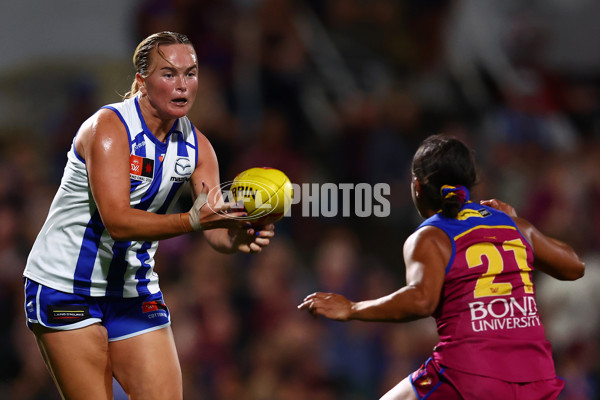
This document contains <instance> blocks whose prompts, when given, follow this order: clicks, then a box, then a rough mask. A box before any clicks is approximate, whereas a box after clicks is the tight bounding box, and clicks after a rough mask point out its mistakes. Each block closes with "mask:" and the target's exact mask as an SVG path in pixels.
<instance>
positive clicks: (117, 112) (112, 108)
mask: <svg viewBox="0 0 600 400" xmlns="http://www.w3.org/2000/svg"><path fill="white" fill-rule="evenodd" d="M136 104H137V100H136ZM103 108H106V109H107V110H112V111H114V113H115V114H117V117H119V119H120V120H121V122H122V123H123V126H124V127H125V129H127V137H131V134H130V133H129V126H128V125H127V122H125V119H124V118H123V116H122V115H121V113H120V112H119V110H117V109H116V108H114V107H112V106H104V107H100V109H103ZM129 153H131V143H129Z"/></svg>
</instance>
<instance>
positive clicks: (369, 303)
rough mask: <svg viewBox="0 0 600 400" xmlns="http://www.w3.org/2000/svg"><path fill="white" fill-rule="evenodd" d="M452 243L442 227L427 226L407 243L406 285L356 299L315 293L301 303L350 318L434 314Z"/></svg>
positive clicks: (312, 310)
mask: <svg viewBox="0 0 600 400" xmlns="http://www.w3.org/2000/svg"><path fill="white" fill-rule="evenodd" d="M450 253H451V245H450V241H449V239H448V237H447V236H446V234H445V233H443V232H442V231H441V230H440V229H438V228H434V227H425V228H422V229H420V230H418V231H417V232H415V233H413V234H412V235H411V236H410V237H409V238H408V239H407V241H406V242H405V244H404V260H405V262H406V282H407V284H406V286H404V287H403V288H401V289H399V290H397V291H396V292H394V293H391V294H389V295H387V296H383V297H380V298H378V299H374V300H365V301H359V302H353V301H350V300H348V299H347V298H345V297H344V296H342V295H339V294H334V293H321V292H317V293H313V294H311V295H309V296H307V297H306V298H305V299H304V301H303V302H302V304H300V305H299V306H298V308H299V309H301V310H308V311H309V312H310V313H312V314H313V315H323V316H325V317H327V318H331V319H335V320H339V321H348V320H361V321H395V322H404V321H412V320H416V319H420V318H425V317H428V316H430V315H431V314H433V312H434V311H435V308H436V307H437V305H438V302H439V299H440V294H441V291H442V286H443V284H444V277H445V268H446V265H447V264H448V262H449V260H450Z"/></svg>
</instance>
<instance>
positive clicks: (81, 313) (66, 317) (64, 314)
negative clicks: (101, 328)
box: [46, 305, 90, 325]
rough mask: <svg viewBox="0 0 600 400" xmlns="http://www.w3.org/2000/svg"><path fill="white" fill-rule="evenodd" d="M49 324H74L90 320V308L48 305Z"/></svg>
mask: <svg viewBox="0 0 600 400" xmlns="http://www.w3.org/2000/svg"><path fill="white" fill-rule="evenodd" d="M46 311H47V314H48V322H49V323H51V324H62V325H66V324H73V323H75V322H79V321H83V320H84V319H88V318H90V308H89V306H55V305H48V308H47V310H46Z"/></svg>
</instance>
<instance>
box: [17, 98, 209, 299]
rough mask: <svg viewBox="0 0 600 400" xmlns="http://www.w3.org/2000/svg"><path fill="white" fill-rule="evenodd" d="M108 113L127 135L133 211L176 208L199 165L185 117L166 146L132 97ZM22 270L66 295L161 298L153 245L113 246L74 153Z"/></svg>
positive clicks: (82, 163)
mask: <svg viewBox="0 0 600 400" xmlns="http://www.w3.org/2000/svg"><path fill="white" fill-rule="evenodd" d="M103 108H108V109H111V110H113V111H114V112H115V113H116V114H117V115H118V116H119V118H120V119H121V121H122V122H123V124H124V125H125V128H126V129H127V134H128V135H129V149H130V154H131V156H130V160H131V171H130V177H131V194H130V204H131V207H133V208H137V209H141V210H145V211H150V212H154V213H157V214H165V213H168V212H169V211H170V209H171V208H172V206H173V205H174V204H175V203H176V201H177V199H178V197H179V195H180V193H181V190H182V188H183V186H184V184H185V183H186V182H187V181H188V180H189V178H190V176H191V174H192V172H193V171H194V170H195V168H196V164H197V162H198V138H197V135H196V131H195V130H194V127H193V126H192V124H191V122H190V121H189V119H188V118H186V117H183V118H180V119H178V120H177V121H176V122H175V124H174V125H173V127H172V128H171V131H170V132H169V134H168V136H167V138H166V140H165V142H164V143H163V142H161V141H159V140H158V139H156V137H155V136H154V135H153V134H152V132H150V131H149V130H148V127H147V126H146V123H145V122H144V119H143V117H142V114H141V111H140V107H139V104H138V99H137V97H135V98H132V99H127V100H125V101H123V102H121V103H115V104H110V105H107V106H105V107H103ZM67 156H68V161H67V165H66V167H65V171H64V175H63V178H62V181H61V184H60V187H59V189H58V192H57V193H56V196H55V197H54V200H53V202H52V205H51V206H50V211H49V213H48V218H47V219H46V222H45V223H44V226H43V227H42V230H41V231H40V233H39V235H38V237H37V239H36V241H35V243H34V245H33V248H32V250H31V253H30V254H29V258H28V260H27V266H26V268H25V272H24V274H23V275H24V276H25V277H27V278H29V279H31V280H33V281H36V282H38V283H41V284H43V285H46V286H48V287H51V288H54V289H56V290H60V291H63V292H68V293H77V294H83V295H88V296H112V297H136V296H140V295H144V294H149V293H156V292H158V291H159V286H158V276H157V274H156V273H155V272H154V270H153V269H154V254H155V252H156V249H157V247H158V242H157V241H153V242H143V241H142V242H134V241H114V240H113V239H112V238H111V237H110V235H109V234H108V232H107V231H106V229H105V227H104V224H103V223H102V220H101V218H100V214H99V212H98V209H97V206H96V203H95V201H94V199H93V197H92V194H91V191H90V188H89V184H88V176H87V170H86V166H85V161H84V160H83V159H82V158H81V157H80V156H79V155H78V154H77V152H76V150H75V146H74V145H73V146H71V150H70V151H69V152H68V155H67Z"/></svg>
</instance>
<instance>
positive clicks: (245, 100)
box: [0, 0, 600, 400]
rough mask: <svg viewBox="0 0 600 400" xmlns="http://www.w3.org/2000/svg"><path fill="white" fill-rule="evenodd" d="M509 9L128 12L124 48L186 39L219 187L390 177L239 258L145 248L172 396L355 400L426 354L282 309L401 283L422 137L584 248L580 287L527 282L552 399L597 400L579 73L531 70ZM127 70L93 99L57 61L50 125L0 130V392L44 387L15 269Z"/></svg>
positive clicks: (598, 151)
mask: <svg viewBox="0 0 600 400" xmlns="http://www.w3.org/2000/svg"><path fill="white" fill-rule="evenodd" d="M522 3H525V2H518V1H508V2H498V1H483V0H481V1H468V0H465V1H443V0H427V1H423V0H421V1H416V0H404V1H396V0H370V1H363V0H320V1H314V0H312V1H303V2H301V1H293V0H262V1H252V0H246V1H240V0H238V1H234V0H222V1H218V2H215V1H197V0H149V1H144V2H140V3H139V8H138V9H137V10H136V14H135V15H133V16H132V22H131V24H132V32H131V37H130V38H124V40H129V41H130V42H131V48H132V51H131V53H132V54H133V50H134V48H135V45H136V44H137V43H138V42H139V41H140V40H141V39H143V38H144V37H146V36H147V35H148V34H150V33H153V32H157V31H161V30H172V31H178V32H182V33H185V34H186V35H188V36H189V37H190V39H191V40H192V41H193V43H194V45H195V48H196V50H197V53H198V59H199V64H200V75H199V78H200V82H199V91H198V99H197V101H196V105H195V107H194V109H193V111H192V113H191V115H190V117H191V119H192V120H193V122H194V123H195V125H196V126H197V127H198V128H199V130H201V131H202V132H203V133H204V134H205V135H206V136H207V137H208V138H209V139H210V141H211V142H212V144H213V146H214V147H215V150H216V153H217V155H218V158H219V163H220V172H221V179H222V180H223V181H227V180H231V179H233V177H234V176H235V175H236V174H237V173H238V172H240V171H242V170H243V169H245V168H248V167H253V166H270V167H275V168H279V169H281V170H283V171H284V172H286V173H287V174H288V176H289V177H290V178H291V180H292V181H293V182H295V183H298V184H302V183H327V182H330V183H335V184H339V183H353V184H358V183H370V184H375V183H387V184H389V185H390V188H391V191H390V194H389V195H388V196H387V198H388V200H389V201H390V207H391V210H390V215H389V216H388V217H386V218H379V217H376V216H371V217H358V216H356V215H351V216H348V217H346V216H343V215H341V214H339V215H337V216H335V217H324V216H312V217H308V216H305V215H303V212H302V211H303V210H302V205H301V204H297V205H294V206H293V207H292V210H291V216H289V217H286V218H284V219H283V220H281V221H279V222H278V223H277V225H276V237H275V239H274V240H273V241H272V244H271V246H269V247H268V248H267V249H266V250H265V251H263V252H262V253H260V254H257V255H241V254H240V255H233V256H232V255H222V254H219V253H217V252H215V251H213V250H212V249H211V248H210V247H209V246H208V245H207V243H206V242H205V241H204V240H203V238H202V236H201V235H187V236H182V237H178V238H174V239H169V240H165V241H163V242H162V243H161V246H160V248H159V251H158V254H157V262H156V266H157V267H156V270H157V272H158V274H159V276H160V278H161V288H162V290H163V293H164V294H165V301H166V303H167V305H168V306H169V308H170V309H171V312H172V320H173V330H174V334H175V339H176V342H177V346H178V350H179V354H180V359H181V364H182V369H183V375H184V388H185V389H184V390H185V396H186V398H187V399H214V400H230V399H237V400H239V399H247V400H306V399H311V400H334V399H340V400H341V399H344V400H363V399H364V400H366V399H375V398H378V396H381V395H382V394H383V393H384V392H385V391H387V390H388V389H389V388H391V387H392V386H393V385H394V384H395V383H396V382H398V381H400V380H401V379H402V378H404V377H405V376H406V375H407V374H408V373H409V372H411V371H413V370H414V369H416V368H417V367H418V366H419V365H420V364H421V363H422V362H423V361H425V359H426V358H427V357H428V356H429V355H430V353H431V351H432V348H433V346H434V345H435V343H436V341H437V334H436V332H435V324H434V322H433V320H431V319H428V320H423V321H418V322H413V323H409V324H384V323H360V322H350V323H339V322H332V321H328V320H323V319H315V318H312V317H311V316H310V315H308V314H306V313H303V312H300V311H298V310H297V309H296V305H297V304H299V303H300V302H301V300H302V299H303V297H304V296H306V295H308V294H309V293H311V292H313V291H317V290H319V291H332V292H338V293H342V294H344V295H346V296H347V297H349V298H351V299H355V300H359V299H366V298H374V297H378V296H381V295H384V294H387V293H390V292H392V291H394V290H396V289H397V288H399V287H401V285H403V284H404V265H403V262H402V252H401V248H402V243H403V242H404V240H405V239H406V237H407V236H408V235H409V234H410V233H411V232H412V231H413V230H414V229H415V228H416V226H418V224H419V221H420V219H419V217H418V215H417V213H416V212H415V210H414V208H413V205H412V201H411V199H410V193H409V182H410V180H409V178H410V174H409V166H410V161H411V158H412V154H413V152H414V151H415V150H416V147H417V146H418V145H419V143H420V141H421V140H423V139H424V138H425V137H426V136H428V135H430V134H434V133H447V134H450V135H454V136H457V137H459V138H461V139H463V140H464V141H466V142H467V143H468V144H469V145H471V146H472V147H473V148H474V149H475V150H476V157H477V160H478V162H479V165H480V171H479V172H480V176H479V181H480V183H479V185H478V186H477V187H476V189H475V190H474V193H473V197H474V198H475V199H482V198H489V197H496V198H500V199H503V200H505V201H507V202H509V203H511V204H512V205H514V206H515V208H516V209H517V211H518V212H519V214H520V215H521V216H523V217H525V218H527V219H529V220H530V221H532V222H533V223H534V224H536V226H538V228H539V229H540V230H542V231H543V232H544V233H546V234H548V235H551V236H554V237H556V238H559V239H561V240H565V241H567V242H568V243H570V244H571V245H572V246H573V247H574V248H575V249H576V250H577V251H578V252H579V254H581V255H582V257H583V258H584V259H585V261H586V264H587V270H586V276H585V277H584V278H583V279H582V280H581V281H578V282H573V283H564V282H556V281H554V280H552V279H550V278H547V277H545V276H541V275H539V276H538V275H535V279H536V284H537V296H538V304H539V305H540V308H541V313H542V317H543V321H544V323H545V325H546V330H547V335H548V338H549V339H550V341H551V342H552V344H553V348H554V351H555V359H556V362H557V369H558V373H559V375H560V376H562V377H564V378H565V379H566V382H567V384H566V389H565V392H564V395H563V397H562V399H564V400H587V399H599V398H600V387H599V382H600V380H599V379H600V362H598V359H600V357H599V356H600V354H598V353H599V349H598V345H599V344H600V342H599V340H598V338H599V337H600V321H599V319H600V313H598V312H597V309H596V305H597V304H600V294H599V293H600V292H599V291H598V290H597V286H598V284H600V272H598V270H599V268H600V258H599V256H598V249H599V248H600V173H599V172H598V171H600V92H599V90H600V86H599V84H600V79H599V78H600V75H599V74H598V73H597V72H596V73H595V74H590V73H575V72H573V71H567V70H556V69H553V68H552V67H551V66H549V65H548V63H546V62H545V61H544V54H545V53H544V50H545V48H547V46H548V44H549V43H551V41H552V40H553V36H552V33H553V32H552V30H551V27H549V26H548V24H544V20H543V18H540V17H539V15H537V14H532V12H531V9H530V8H528V7H527V6H525V5H523V4H522ZM534 3H535V2H534ZM595 51H597V50H595ZM125 62H126V63H129V61H128V60H125ZM127 65H128V66H127V68H129V70H128V71H129V73H130V75H129V76H128V77H126V78H127V79H126V81H125V82H126V83H125V85H124V86H123V87H111V88H108V89H109V90H110V91H111V93H112V95H113V97H112V98H111V99H110V100H109V101H105V97H102V96H100V93H101V90H106V88H100V87H99V86H100V85H101V82H102V80H101V78H100V77H99V76H98V75H97V74H96V73H95V72H94V71H88V73H87V74H86V73H84V72H85V71H78V72H77V73H72V74H70V75H68V76H67V77H66V78H65V77H61V79H63V80H64V84H63V85H62V92H61V95H60V97H58V99H59V100H60V101H55V102H54V103H51V102H48V103H43V102H42V101H39V102H38V103H36V108H38V109H39V110H40V113H45V114H44V115H51V116H52V118H46V119H44V120H43V121H40V123H39V124H37V125H35V127H33V128H32V127H29V125H27V124H23V126H26V128H23V127H22V126H19V125H14V126H12V125H11V126H4V127H0V299H1V301H2V303H3V304H4V305H5V306H4V310H5V311H4V312H5V315H4V317H3V318H2V319H1V320H0V338H1V340H0V359H1V360H2V362H1V363H0V398H3V399H15V400H41V399H58V398H59V397H58V394H57V393H56V390H55V389H54V386H53V384H52V382H51V380H50V377H49V374H48V373H47V371H46V370H45V366H44V365H43V362H42V359H41V356H40V355H39V351H38V349H37V347H36V345H35V339H34V338H33V335H31V334H30V333H29V332H28V331H27V328H26V327H25V322H24V315H23V314H24V313H23V290H22V279H21V274H22V270H23V268H24V265H25V261H26V258H27V255H28V251H29V249H30V247H31V245H32V243H33V241H34V240H35V237H36V235H37V233H38V231H39V229H40V227H41V225H42V223H43V221H44V219H45V217H46V213H47V211H48V207H49V205H50V201H51V200H52V197H53V195H54V193H55V191H56V188H57V186H58V184H59V181H60V177H61V174H62V169H63V167H64V164H65V161H66V153H67V150H68V148H69V146H70V144H71V141H72V138H73V135H74V134H75V132H76V130H77V128H78V127H79V125H80V124H81V123H82V122H83V121H84V120H85V119H86V118H87V117H88V116H89V115H91V114H92V113H93V112H94V111H95V110H96V109H97V108H99V107H100V106H101V105H103V104H104V103H102V102H101V101H105V102H116V101H119V97H118V95H117V94H116V93H123V92H125V91H126V90H127V88H128V82H129V79H132V77H133V73H134V72H133V69H132V67H130V66H129V64H127ZM61 82H62V81H61ZM23 88H25V89H27V85H26V84H24V85H23ZM101 97H102V100H99V99H100V98H101ZM22 118H27V116H23V117H22ZM34 118H35V117H34ZM189 202H190V201H189V199H187V198H186V199H182V201H181V203H182V204H181V207H182V210H184V209H186V208H187V207H189V205H190V204H189ZM156 373H158V374H159V373H160V371H156ZM149 379H151V377H149ZM115 398H117V399H120V398H124V397H122V394H120V393H119V392H118V391H117V392H116V395H115Z"/></svg>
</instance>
